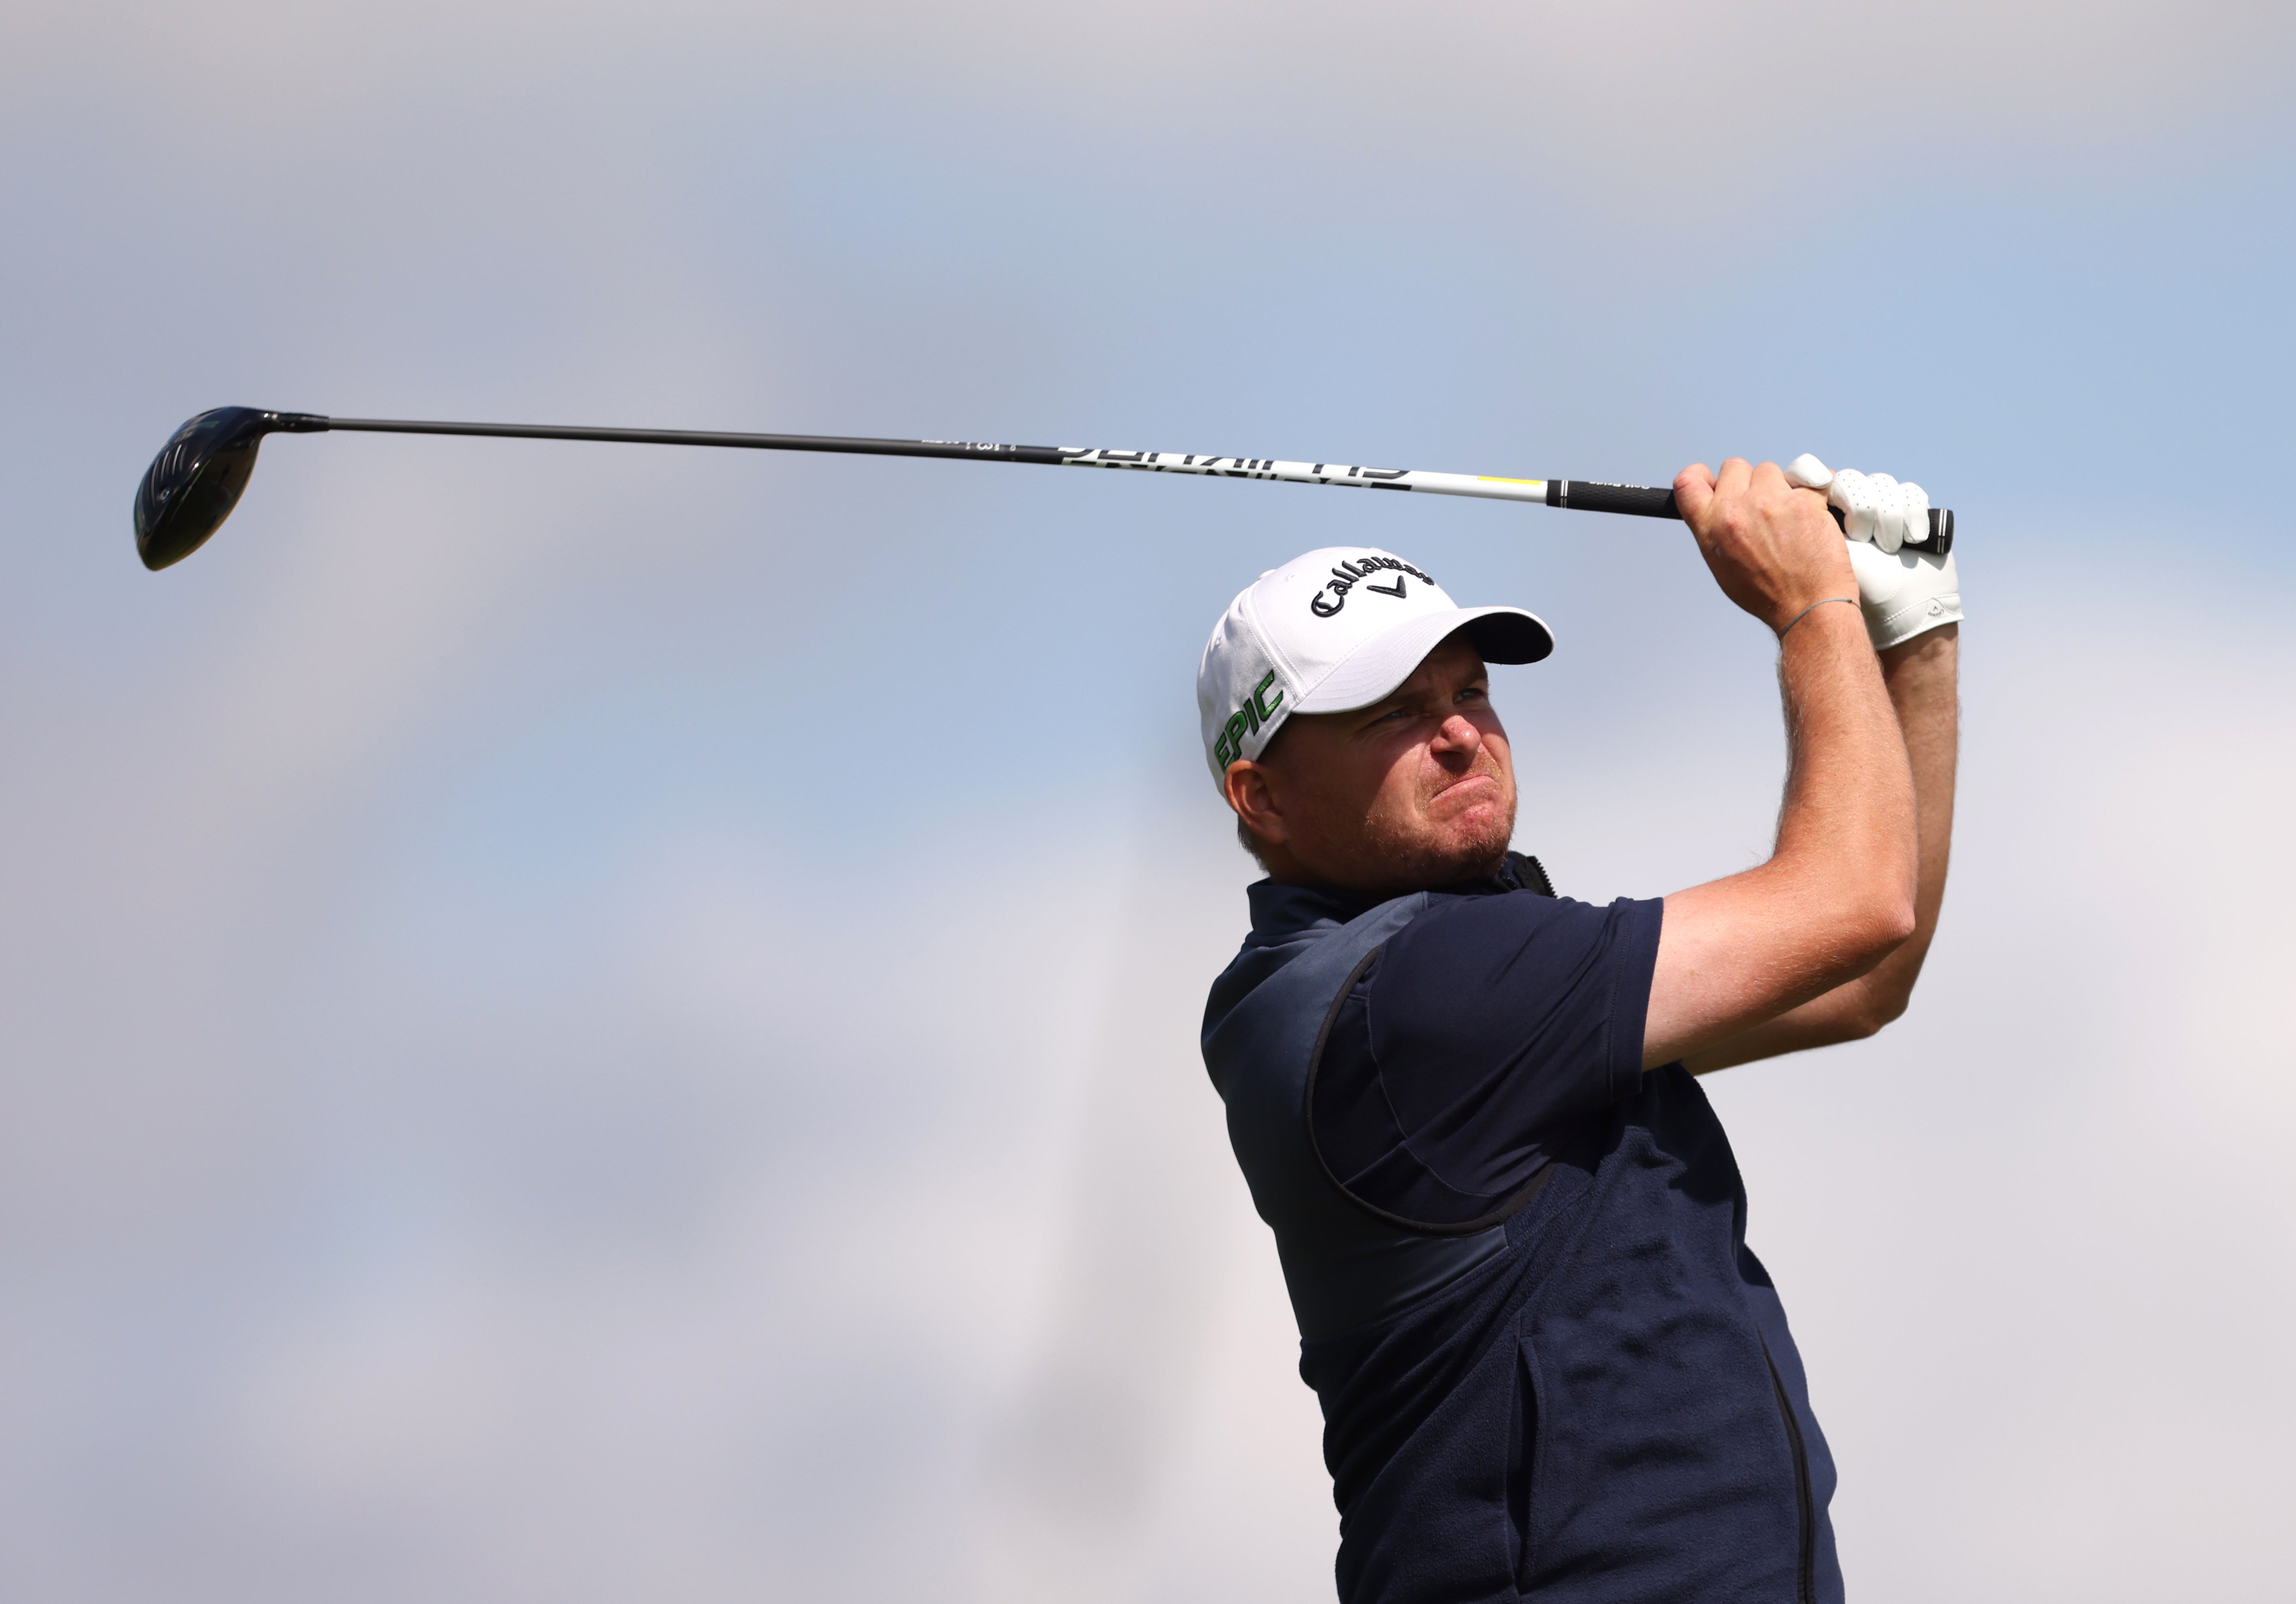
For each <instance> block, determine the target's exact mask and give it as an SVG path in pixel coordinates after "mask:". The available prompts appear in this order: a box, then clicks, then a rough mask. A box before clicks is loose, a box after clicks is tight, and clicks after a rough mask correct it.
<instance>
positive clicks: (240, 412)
mask: <svg viewBox="0 0 2296 1604" xmlns="http://www.w3.org/2000/svg"><path fill="white" fill-rule="evenodd" d="M326 426H327V423H326V420H325V419H324V418H320V417H315V416H313V415H312V414H311V413H275V412H258V411H257V410H256V409H255V408H253V407H251V406H218V407H217V408H216V409H215V410H214V411H213V412H203V413H201V414H200V415H199V416H198V417H196V418H193V420H191V421H189V422H188V423H185V424H184V426H183V427H182V428H181V429H179V430H176V434H175V438H173V439H171V440H169V441H168V443H167V445H166V446H163V447H161V448H160V454H159V455H158V456H155V457H153V458H152V465H151V466H150V467H149V468H147V469H145V470H144V471H143V484H142V485H141V486H139V487H137V489H136V492H135V554H136V555H137V556H139V557H141V558H143V566H144V567H145V568H147V569H152V570H154V571H155V572H156V571H157V570H159V569H163V568H166V567H168V565H169V564H170V563H176V562H181V561H183V560H184V558H186V557H188V556H190V555H191V554H192V553H193V552H196V551H198V550H199V549H200V547H201V546H202V545H204V544H207V540H208V537H209V536H211V535H213V534H214V533H215V532H216V530H217V529H218V528H221V527H222V525H223V520H225V519H226V518H229V517H230V516H231V510H232V509H233V508H234V507H235V506H237V505H238V504H239V495H240V492H241V491H242V490H244V489H246V488H247V480H248V476H249V475H250V474H252V473H253V472H254V471H255V448H256V447H257V446H259V445H261V444H262V443H263V437H264V436H265V435H267V434H271V433H274V432H275V431H277V430H286V431H288V432H290V433H293V434H302V433H307V432H310V431H312V430H322V429H324V428H325V427H326Z"/></svg>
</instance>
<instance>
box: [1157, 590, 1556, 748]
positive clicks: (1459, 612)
mask: <svg viewBox="0 0 2296 1604" xmlns="http://www.w3.org/2000/svg"><path fill="white" fill-rule="evenodd" d="M1458 629H1465V630H1466V631H1467V638H1468V640H1469V641H1470V642H1472V644H1473V646H1474V648H1475V650H1476V651H1479V652H1480V653H1481V654H1482V657H1483V660H1484V661H1485V662H1487V663H1535V662H1537V661H1538V659H1541V658H1543V657H1545V656H1546V654H1547V653H1548V652H1550V651H1554V632H1553V631H1551V630H1549V629H1548V628H1547V627H1546V623H1545V622H1544V621H1543V620H1541V619H1540V618H1538V615H1537V614H1535V613H1528V612H1525V611H1523V610H1522V609H1521V608H1520V607H1461V606H1460V605H1459V604H1458V603H1457V602H1456V601H1452V600H1451V598H1450V597H1448V596H1447V595H1445V594H1444V593H1443V587H1442V586H1441V585H1438V584H1436V583H1435V581H1434V580H1432V579H1431V578H1429V577H1427V576H1426V575H1425V574H1423V573H1422V572H1421V571H1420V570H1419V569H1415V568H1414V567H1412V566H1411V564H1409V563H1407V562H1406V561H1403V559H1402V558H1400V557H1398V556H1396V555H1395V554H1394V553H1393V552H1382V551H1381V550H1379V549H1378V548H1377V547H1375V546H1326V547H1324V549H1323V550H1322V551H1319V552H1308V554H1307V555H1306V556H1304V557H1294V558H1293V559H1292V561H1289V562H1287V563H1285V564H1284V565H1283V567H1282V568H1279V569H1268V571H1267V572H1266V573H1264V574H1262V575H1260V577H1259V583H1258V584H1257V585H1252V586H1251V588H1250V589H1249V590H1247V591H1245V592H1244V593H1242V595H1240V596H1238V597H1237V598H1236V599H1235V600H1234V601H1232V602H1230V603H1229V604H1228V610H1227V612H1226V615H1225V616H1223V617H1222V618H1221V619H1220V621H1219V623H1218V625H1217V626H1215V627H1214V628H1213V630H1212V638H1211V640H1210V642H1208V643H1207V644H1206V645H1205V647H1204V660H1203V665H1202V667H1199V668H1198V669H1197V670H1196V710H1197V712H1198V713H1199V714H1200V715H1201V716H1202V719H1203V730H1204V757H1205V758H1206V760H1207V761H1209V762H1210V764H1211V765H1212V775H1213V777H1214V778H1215V779H1222V780H1224V779H1225V777H1226V773H1227V765H1229V764H1231V763H1234V761H1235V760H1236V759H1237V758H1239V757H1259V755H1260V753H1262V752H1264V751H1266V750H1267V743H1268V741H1270V740H1272V739H1273V738H1274V737H1275V732H1276V730H1277V729H1278V728H1280V727H1281V726H1282V725H1283V721H1284V720H1285V719H1287V718H1289V717H1291V716H1292V714H1294V713H1345V712H1347V711H1349V709H1350V708H1367V707H1369V706H1371V705H1372V703H1374V702H1375V701H1378V700H1382V698H1384V697H1386V696H1387V695H1388V694H1389V693H1390V692H1392V691H1393V690H1394V689H1395V688H1396V687H1397V686H1398V685H1400V684H1401V683H1403V682H1404V681H1406V680H1407V679H1409V678H1410V677H1411V675H1412V671H1413V670H1414V669H1415V668H1417V667H1419V665H1420V663H1421V662H1422V661H1423V660H1424V659H1425V658H1426V656H1427V654H1428V653H1429V652H1431V651H1434V650H1435V648H1436V647H1437V646H1439V645H1440V644H1441V643H1442V642H1443V640H1444V638H1445V637H1446V636H1447V635H1449V634H1451V633H1452V632H1453V631H1454V630H1458Z"/></svg>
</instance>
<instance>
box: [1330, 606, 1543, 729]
mask: <svg viewBox="0 0 2296 1604" xmlns="http://www.w3.org/2000/svg"><path fill="white" fill-rule="evenodd" d="M1463 629H1464V630H1465V631H1466V632H1467V641H1468V643H1469V644H1470V645H1472V646H1473V647H1474V649H1475V650H1476V651H1478V652H1480V653H1481V654H1482V659H1483V661H1485V662H1487V663H1536V662H1538V660H1539V659H1541V658H1543V657H1545V656H1546V654H1547V653H1548V652H1550V651H1554V631H1553V630H1551V629H1549V628H1547V627H1546V620H1545V619H1544V618H1540V617H1539V616H1538V614H1537V613H1531V612H1525V611H1524V610H1522V609H1521V608H1520V607H1461V608H1456V609H1454V610H1451V611H1449V612H1441V613H1430V614H1426V615H1423V616H1422V617H1420V618H1411V619H1407V620H1406V621H1405V622H1403V623H1401V624H1398V625H1397V626H1395V627H1394V628H1393V629H1390V630H1389V631H1388V632H1387V633H1386V634H1383V635H1380V636H1377V637H1376V638H1374V639H1373V640H1369V641H1366V642H1364V643H1363V644H1362V645H1360V646H1358V647H1357V648H1356V649H1355V651H1351V652H1349V654H1348V655H1347V656H1346V657H1344V658H1342V659H1340V661H1339V662H1338V664H1337V665H1336V666H1334V667H1333V669H1332V671H1331V672H1330V673H1329V674H1327V675H1324V678H1323V682H1322V683H1320V684H1316V685H1311V686H1309V687H1308V690H1307V692H1306V693H1305V694H1303V695H1302V696H1301V697H1300V700H1299V702H1298V703H1297V704H1296V705H1295V706H1294V707H1293V708H1292V711H1293V712H1295V713H1347V712H1351V711H1353V710H1354V709H1355V708H1368V707H1370V706H1371V705H1372V703H1374V702H1375V701H1378V700H1381V699H1382V698H1384V697H1386V696H1389V695H1390V694H1392V693H1393V692H1394V690H1395V688H1396V687H1397V686H1398V685H1400V684H1401V683H1403V682H1404V681H1406V680H1407V679H1409V678H1410V677H1411V676H1412V675H1413V674H1414V673H1415V671H1416V670H1417V669H1418V667H1419V665H1420V664H1422V663H1423V662H1425V661H1426V660H1427V654H1428V653H1429V652H1431V651H1434V650H1435V648H1436V647H1438V646H1439V645H1441V644H1442V643H1443V642H1445V641H1446V640H1447V639H1449V638H1450V637H1451V636H1452V635H1454V634H1458V633H1459V632H1460V631H1461V630H1463Z"/></svg>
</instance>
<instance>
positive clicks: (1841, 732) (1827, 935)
mask: <svg viewBox="0 0 2296 1604" xmlns="http://www.w3.org/2000/svg"><path fill="white" fill-rule="evenodd" d="M1779 676H1780V681H1781V688H1782V691H1783V692H1784V702H1785V711H1786V723H1787V749H1788V763H1789V768H1788V775H1787V783H1786V796H1785V802H1784V806H1783V808H1782V809H1781V810H1780V813H1779V821H1778V841H1777V849H1776V851H1775V854H1773V855H1772V856H1771V858H1770V861H1769V862H1768V863H1764V864H1762V865H1761V866H1760V867H1759V868H1756V869H1751V870H1748V871H1747V872H1744V873H1743V874H1738V875H1733V876H1732V877H1730V878H1729V879H1727V880H1716V881H1713V882H1711V883H1710V884H1708V885H1704V886H1697V887H1693V888H1691V889H1690V890H1688V891H1683V892H1677V893H1676V894H1675V895H1674V896H1669V897H1668V898H1667V905H1666V916H1665V924H1664V927H1663V932H1662V934H1661V937H1660V943H1659V957H1658V965H1657V970H1656V973H1655V974H1654V976H1653V979H1652V1002H1651V1011H1650V1015H1649V1017H1648V1019H1647V1020H1646V1022H1645V1026H1644V1061H1645V1067H1649V1066H1651V1065H1653V1064H1658V1063H1668V1062H1671V1061H1673V1060H1675V1059H1677V1058H1679V1057H1682V1056H1684V1055H1685V1053H1690V1052H1699V1053H1706V1052H1715V1051H1717V1050H1718V1049H1720V1048H1722V1047H1724V1046H1726V1044H1730V1043H1734V1042H1735V1041H1736V1040H1737V1038H1738V1037H1739V1035H1741V1034H1742V1033H1743V1032H1747V1031H1751V1030H1752V1029H1754V1028H1756V1027H1758V1026H1759V1024H1760V1023H1761V1022H1762V1021H1764V1020H1768V1019H1775V1018H1777V1017H1778V1016H1779V1014H1780V1012H1781V1011H1782V1010H1787V1009H1796V1008H1798V1007H1800V1006H1806V1005H1807V1004H1808V1002H1810V1001H1811V1000H1812V999H1814V998H1816V997H1817V996H1819V995H1821V994H1826V993H1828V992H1830V991H1832V990H1834V989H1838V988H1840V987H1841V986H1842V985H1843V984H1844V983H1845V982H1848V981H1849V980H1851V979H1852V978H1854V977H1857V976H1859V975H1863V974H1865V973H1866V972H1867V971H1869V970H1872V969H1873V968H1874V965H1875V964H1876V962H1886V956H1885V955H1886V954H1888V953H1890V952H1891V951H1892V950H1893V949H1895V948H1896V947H1897V946H1898V945H1899V944H1900V943H1902V942H1903V941H1904V940H1905V938H1906V936H1907V931H1908V929H1910V928H1911V927H1912V924H1913V921H1914V920H1915V908H1914V904H1915V896H1916V890H1917V884H1918V875H1917V870H1918V864H1917V861H1916V858H1915V849H1914V843H1915V830H1916V826H1915V803H1914V795H1913V782H1912V778H1911V775H1910V773H1909V772H1908V769H1907V749H1906V743H1905V738H1904V735H1903V733H1902V731H1901V728H1900V723H1899V719H1898V716H1896V714H1895V712H1894V711H1893V708H1892V706H1891V702H1890V697H1889V694H1888V692H1887V690H1886V688H1885V683H1884V680H1883V678H1882V675H1881V674H1880V673H1879V672H1878V670H1877V667H1876V665H1875V661H1874V651H1873V649H1872V647H1871V646H1869V645H1868V644H1867V643H1866V631H1865V626H1864V624H1863V623H1862V622H1861V621H1860V619H1859V618H1858V615H1857V611H1856V610H1855V609H1844V608H1841V607H1822V608H1820V609H1818V610H1816V611H1815V612H1813V613H1811V614H1809V615H1808V617H1806V618H1803V619H1802V621H1801V622H1800V624H1798V625H1797V626H1795V627H1794V628H1793V629H1792V631H1791V632H1789V634H1787V636H1786V638H1785V642H1784V648H1783V651H1782V653H1781V657H1780V660H1779ZM1749 953H1760V954H1762V955H1763V961H1762V962H1761V963H1760V964H1759V967H1758V969H1757V970H1755V971H1754V972H1752V973H1749V972H1748V970H1747V965H1746V962H1745V960H1746V955H1747V954H1749Z"/></svg>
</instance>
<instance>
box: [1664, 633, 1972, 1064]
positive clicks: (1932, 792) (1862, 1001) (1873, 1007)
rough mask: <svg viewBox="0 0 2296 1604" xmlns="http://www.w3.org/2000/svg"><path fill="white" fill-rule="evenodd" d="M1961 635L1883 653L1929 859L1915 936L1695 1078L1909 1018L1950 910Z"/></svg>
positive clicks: (1711, 1055)
mask: <svg viewBox="0 0 2296 1604" xmlns="http://www.w3.org/2000/svg"><path fill="white" fill-rule="evenodd" d="M1960 633H1961V626H1959V625H1957V624H1948V625H1947V626H1944V627H1943V628H1941V629H1934V630H1931V632H1930V633H1929V634H1922V635H1916V636H1915V637H1914V638H1913V639H1912V640H1910V641H1907V642H1906V643H1905V644H1904V645H1902V646H1893V647H1891V648H1890V650H1889V651H1885V652H1883V653H1882V682H1883V683H1885V684H1886V685H1887V686H1888V687H1889V692H1890V705H1891V706H1892V707H1893V708H1895V709H1896V712H1897V716H1898V730H1899V731H1900V732H1901V733H1902V735H1903V737H1904V740H1905V743H1906V756H1907V759H1908V761H1909V763H1910V765H1911V766H1912V769H1913V774H1914V805H1915V815H1916V820H1917V823H1916V826H1915V828H1916V831H1917V836H1918V842H1919V850H1920V855H1921V872H1920V879H1919V880H1918V882H1917V883H1916V885H1915V892H1914V933H1913V935H1912V936H1911V937H1908V938H1907V941H1906V944H1905V945H1903V946H1901V947H1899V948H1898V950H1897V951H1896V952H1894V953H1890V955H1889V956H1888V957H1886V958H1884V959H1882V962H1880V963H1878V964H1875V965H1874V968H1873V969H1872V970H1870V971H1869V972H1867V973H1866V974H1864V975H1861V976H1859V977H1858V978H1857V979H1855V980H1852V981H1850V982H1849V983H1848V984H1847V985H1843V986H1836V987H1834V988H1833V990H1832V991H1830V992H1827V993H1825V994H1824V995H1823V996H1820V997H1817V998H1816V999H1814V1000H1812V1001H1810V1002H1805V1003H1803V1004H1802V1005H1801V1006H1800V1007H1799V1008H1796V1009H1792V1010H1790V1011H1787V1012H1785V1013H1783V1014H1780V1015H1779V1016H1778V1017H1777V1018H1776V1019H1772V1020H1770V1021H1769V1022H1768V1023H1767V1024H1763V1025H1758V1026H1756V1027H1754V1028H1753V1029H1751V1030H1749V1031H1747V1032H1746V1033H1745V1034H1743V1035H1739V1036H1736V1037H1734V1038H1733V1039H1731V1040H1729V1041H1727V1042H1725V1043H1722V1044H1720V1045H1719V1046H1718V1047H1714V1048H1711V1049H1710V1050H1709V1051H1707V1052H1702V1053H1700V1054H1698V1055H1697V1056H1695V1057H1693V1058H1692V1059H1690V1060H1687V1061H1688V1063H1689V1066H1690V1068H1691V1070H1692V1072H1693V1073H1694V1074H1698V1075H1704V1074H1706V1073H1708V1072H1709V1071H1710V1070H1715V1069H1726V1068H1729V1067H1730V1066H1731V1065H1733V1064H1744V1063H1750V1062H1751V1061H1752V1060H1756V1059H1765V1058H1775V1057H1776V1056H1777V1055H1778V1054H1779V1053H1782V1052H1801V1051H1803V1050H1805V1049H1807V1048H1811V1047H1830V1046H1833V1044H1834V1043H1839V1042H1851V1041H1857V1040H1858V1039H1859V1038H1861V1037H1864V1036H1869V1035H1873V1034H1874V1032H1875V1031H1877V1030H1879V1029H1881V1028H1882V1027H1883V1026H1884V1025H1887V1024H1888V1023H1890V1021H1891V1020H1892V1019H1896V1018H1897V1017H1898V1015H1900V1014H1902V1013H1904V1012H1905V1011H1906V1004H1907V1002H1908V1001H1909V1000H1910V999H1911V998H1912V996H1913V992H1914V982H1915V980H1916V979H1918V978H1920V977H1921V972H1922V961H1923V959H1924V958H1926V957H1927V956H1928V955H1929V950H1930V941H1931V937H1934V936H1935V935H1936V934H1937V923H1938V910H1939V907H1940V906H1942V905H1943V904H1944V902H1945V876H1946V860H1947V858H1948V855H1949V854H1950V852H1951V849H1952V846H1953V790H1954V766H1955V760H1956V756H1957V752H1958V747H1959V726H1960V708H1959V701H1958V695H1959V692H1958V687H1957V683H1956V680H1957V667H1958V659H1959V654H1960V645H1961V643H1960V641H1959V639H1958V636H1959V635H1960Z"/></svg>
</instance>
